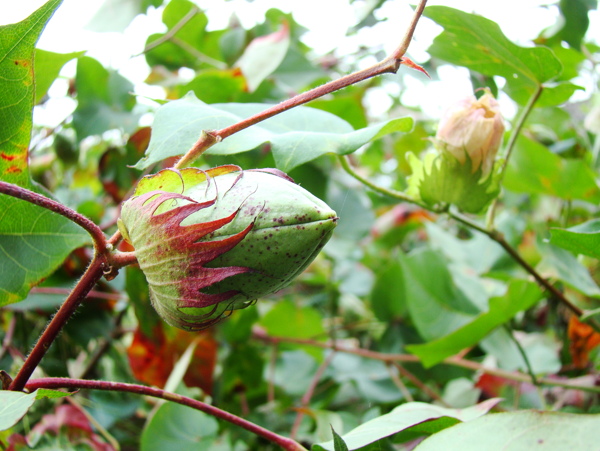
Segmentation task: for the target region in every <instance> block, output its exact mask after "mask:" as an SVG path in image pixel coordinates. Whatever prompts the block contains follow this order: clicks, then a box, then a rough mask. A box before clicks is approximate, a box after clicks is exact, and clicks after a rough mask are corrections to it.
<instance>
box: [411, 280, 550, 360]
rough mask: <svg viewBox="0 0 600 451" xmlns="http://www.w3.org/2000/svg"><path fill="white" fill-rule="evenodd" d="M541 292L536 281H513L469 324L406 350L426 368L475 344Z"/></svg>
mask: <svg viewBox="0 0 600 451" xmlns="http://www.w3.org/2000/svg"><path fill="white" fill-rule="evenodd" d="M541 295H542V293H541V292H540V289H539V288H538V286H537V285H536V284H535V283H533V282H527V281H524V280H513V281H512V282H511V284H510V285H509V287H508V291H507V293H506V294H505V295H504V296H501V297H493V298H491V299H490V301H489V304H490V308H489V310H488V311H487V312H485V313H482V314H480V315H478V316H477V317H476V318H475V319H474V320H473V321H471V322H470V323H469V324H466V325H465V326H463V327H461V328H460V329H457V330H455V331H454V332H452V333H451V334H448V335H446V336H445V337H442V338H440V339H438V340H435V341H431V342H429V343H425V344H421V345H409V346H407V347H406V349H407V350H408V351H409V352H411V353H412V354H415V355H417V356H418V357H419V358H420V359H421V362H423V365H424V366H425V367H431V366H433V365H435V364H437V363H440V362H441V361H442V360H444V359H445V358H446V357H449V356H451V355H454V354H456V353H458V352H459V351H461V350H463V349H466V348H468V347H470V346H473V345H475V344H476V343H477V342H479V340H481V339H482V338H483V337H485V336H486V335H487V334H489V333H490V332H491V331H492V330H494V329H495V328H496V327H498V326H500V325H501V324H504V323H505V322H507V321H508V320H509V319H511V318H512V317H513V316H515V315H516V314H517V313H518V312H520V311H522V310H527V309H528V308H530V307H532V306H533V305H534V304H535V303H536V302H537V301H538V300H539V299H540V297H541Z"/></svg>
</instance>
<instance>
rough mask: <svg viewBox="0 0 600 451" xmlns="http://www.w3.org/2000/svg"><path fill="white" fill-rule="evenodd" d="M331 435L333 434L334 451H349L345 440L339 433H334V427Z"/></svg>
mask: <svg viewBox="0 0 600 451" xmlns="http://www.w3.org/2000/svg"><path fill="white" fill-rule="evenodd" d="M331 433H332V434H333V449H334V451H348V446H347V445H346V442H344V439H342V437H340V436H339V434H338V433H337V432H335V431H334V429H333V427H332V428H331Z"/></svg>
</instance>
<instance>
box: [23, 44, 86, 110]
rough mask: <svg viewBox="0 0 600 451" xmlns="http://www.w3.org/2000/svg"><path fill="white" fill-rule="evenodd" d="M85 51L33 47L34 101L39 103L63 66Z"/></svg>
mask: <svg viewBox="0 0 600 451" xmlns="http://www.w3.org/2000/svg"><path fill="white" fill-rule="evenodd" d="M84 53H85V52H73V53H54V52H48V51H47V50H40V49H35V66H34V70H35V103H36V104H37V103H40V100H42V97H44V96H45V95H46V93H47V92H48V89H49V88H50V86H51V85H52V83H53V82H54V80H56V77H58V74H59V72H60V70H61V69H62V68H63V66H64V65H65V64H66V63H67V62H69V61H71V60H72V59H73V58H79V57H80V56H83V54H84Z"/></svg>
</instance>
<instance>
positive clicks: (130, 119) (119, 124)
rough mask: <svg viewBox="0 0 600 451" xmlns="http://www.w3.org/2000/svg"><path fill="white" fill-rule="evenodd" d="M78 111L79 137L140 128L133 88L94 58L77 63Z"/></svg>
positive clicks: (74, 122)
mask: <svg viewBox="0 0 600 451" xmlns="http://www.w3.org/2000/svg"><path fill="white" fill-rule="evenodd" d="M75 85H76V87H77V108H76V110H75V112H74V113H73V126H74V127H75V131H76V132H77V137H78V138H79V139H80V140H81V139H83V138H85V137H86V136H90V135H98V134H102V133H104V132H105V131H107V130H112V129H122V130H124V131H125V132H132V131H133V130H135V129H136V128H137V123H138V118H139V116H140V115H139V114H137V113H136V114H134V113H132V112H131V110H132V109H133V107H134V105H135V97H133V95H132V94H131V93H132V92H133V84H132V83H131V82H130V81H129V80H127V79H126V78H124V77H123V76H121V75H119V74H118V73H117V72H116V71H114V70H108V69H105V68H104V67H103V66H102V64H100V63H99V62H98V61H97V60H95V59H94V58H90V57H88V56H84V57H82V58H79V60H78V61H77V75H76V77H75Z"/></svg>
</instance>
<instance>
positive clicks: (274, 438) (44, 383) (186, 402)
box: [26, 377, 307, 451]
mask: <svg viewBox="0 0 600 451" xmlns="http://www.w3.org/2000/svg"><path fill="white" fill-rule="evenodd" d="M26 388H27V390H29V391H33V390H37V389H38V388H48V389H58V388H66V389H70V390H77V389H89V390H105V391H118V392H127V393H134V394H138V395H145V396H152V397H154V398H161V399H165V400H167V401H172V402H176V403H178V404H181V405H183V406H188V407H191V408H192V409H196V410H200V411H201V412H204V413H206V414H208V415H212V416H214V417H216V418H220V419H221V420H225V421H227V422H229V423H231V424H235V425H236V426H239V427H241V428H244V429H246V430H247V431H250V432H252V433H253V434H256V435H258V436H259V437H262V438H264V439H266V440H269V441H270V442H272V443H275V444H276V445H279V446H281V447H282V448H283V449H284V450H287V451H307V450H306V448H304V447H303V446H302V445H300V444H299V443H297V442H296V441H294V440H292V439H289V438H287V437H283V436H281V435H279V434H276V433H274V432H271V431H269V430H268V429H265V428H263V427H262V426H259V425H257V424H254V423H252V422H250V421H248V420H245V419H243V418H240V417H238V416H236V415H233V414H231V413H229V412H226V411H224V410H221V409H219V408H217V407H214V406H211V405H210V404H206V403H203V402H201V401H197V400H195V399H192V398H188V397H186V396H181V395H178V394H177V393H171V392H168V391H165V390H161V389H158V388H153V387H146V386H144V385H137V384H127V383H124V382H108V381H90V380H82V379H69V378H63V377H45V378H40V379H34V380H31V381H29V383H28V384H27V386H26Z"/></svg>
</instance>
